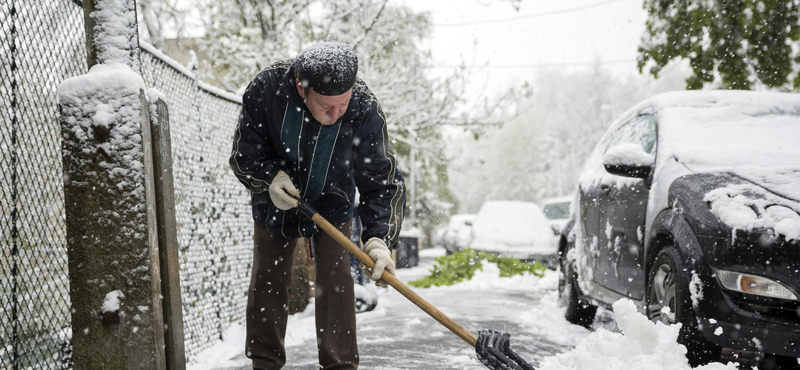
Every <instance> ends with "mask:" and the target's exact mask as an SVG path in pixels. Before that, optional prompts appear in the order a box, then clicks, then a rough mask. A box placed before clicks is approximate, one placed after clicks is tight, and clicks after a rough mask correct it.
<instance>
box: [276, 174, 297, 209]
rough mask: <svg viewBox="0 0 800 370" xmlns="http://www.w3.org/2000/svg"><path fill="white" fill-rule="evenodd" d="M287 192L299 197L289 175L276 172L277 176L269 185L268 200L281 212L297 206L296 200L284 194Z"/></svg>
mask: <svg viewBox="0 0 800 370" xmlns="http://www.w3.org/2000/svg"><path fill="white" fill-rule="evenodd" d="M284 189H285V190H284ZM287 192H288V193H289V194H291V195H294V196H299V195H300V192H299V191H298V190H297V188H295V187H294V184H292V179H290V178H289V175H287V174H286V172H283V171H278V174H277V175H275V178H274V179H272V184H270V185H269V198H270V199H272V204H274V205H275V207H278V209H280V210H282V211H285V210H287V209H292V208H294V207H297V204H298V203H297V200H296V199H294V198H292V197H291V196H290V195H289V194H286V193H287Z"/></svg>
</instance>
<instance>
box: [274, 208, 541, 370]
mask: <svg viewBox="0 0 800 370" xmlns="http://www.w3.org/2000/svg"><path fill="white" fill-rule="evenodd" d="M287 194H288V193H287ZM290 195H291V194H290ZM292 197H293V198H294V199H295V200H297V202H298V206H297V208H298V209H299V210H300V212H302V213H303V214H304V215H306V216H307V217H308V218H310V219H311V220H312V221H314V223H316V224H317V226H319V227H320V228H321V229H322V230H324V231H325V232H326V233H327V234H328V235H330V236H331V237H332V238H333V239H334V240H336V241H337V242H338V243H339V244H341V245H342V247H344V249H346V250H347V251H348V252H350V254H352V255H354V256H355V257H356V258H358V260H359V261H361V263H363V264H365V265H367V267H369V268H375V261H373V260H372V258H371V257H370V256H368V255H367V254H366V253H364V252H363V251H362V250H361V249H360V248H359V247H358V246H356V245H355V244H353V242H352V241H350V238H348V237H346V236H345V235H344V234H342V232H341V231H339V229H337V228H336V227H335V226H333V225H331V223H330V222H328V220H326V219H325V218H323V217H322V216H320V215H319V213H318V212H317V211H316V210H315V209H314V208H312V207H311V206H310V205H308V204H307V203H305V202H303V201H302V200H301V199H299V198H297V197H294V196H292ZM381 279H382V280H383V281H385V282H386V283H387V284H389V285H391V286H392V287H393V288H394V289H396V290H397V291H398V292H400V294H402V295H404V296H405V297H406V298H408V299H409V300H410V301H411V302H413V303H414V304H415V305H417V306H418V307H419V308H421V309H422V310H423V311H425V312H426V313H427V314H428V315H430V316H431V317H432V318H434V319H435V320H436V321H438V322H439V323H440V324H442V325H444V326H445V327H446V328H448V329H450V331H452V332H453V333H454V334H455V335H457V336H458V337H459V338H461V339H463V340H464V341H465V342H467V343H468V344H469V345H470V346H471V347H475V352H476V353H477V355H478V359H479V360H480V361H481V363H483V364H484V365H486V367H488V368H489V369H493V370H534V367H533V366H531V365H530V364H528V362H526V361H525V360H524V359H522V358H521V357H520V356H519V355H517V354H516V353H515V352H514V351H513V350H512V349H511V343H510V339H509V338H510V336H509V334H508V333H504V332H501V331H498V330H488V329H482V330H479V331H478V336H477V337H476V336H475V335H474V334H472V333H470V332H469V331H467V329H465V328H464V327H463V326H461V325H459V324H458V323H457V322H455V321H453V319H451V318H449V317H447V315H445V314H444V313H442V311H439V310H438V309H437V308H436V307H434V306H433V305H432V304H430V303H428V301H426V300H425V299H423V298H422V297H420V296H419V295H418V294H417V293H416V292H414V291H413V290H411V288H409V287H408V286H406V285H405V284H403V282H401V281H400V280H399V279H397V278H396V277H395V276H394V275H392V274H391V273H389V271H384V272H383V275H382V276H381Z"/></svg>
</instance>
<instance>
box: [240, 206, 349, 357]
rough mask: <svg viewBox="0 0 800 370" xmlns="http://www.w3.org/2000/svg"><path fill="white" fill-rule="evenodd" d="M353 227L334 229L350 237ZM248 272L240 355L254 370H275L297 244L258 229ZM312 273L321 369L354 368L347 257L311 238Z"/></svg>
mask: <svg viewBox="0 0 800 370" xmlns="http://www.w3.org/2000/svg"><path fill="white" fill-rule="evenodd" d="M351 223H352V221H348V222H346V223H344V224H342V225H339V226H337V228H338V229H339V230H341V231H342V232H343V233H344V234H345V235H350V226H351ZM253 240H254V242H255V247H254V250H253V272H252V275H251V278H250V292H249V295H248V298H247V343H246V345H245V353H246V354H247V357H249V358H250V359H252V360H253V367H254V368H257V369H264V370H273V369H280V368H281V367H282V366H283V365H284V364H285V363H286V350H285V348H284V345H283V340H284V337H285V336H286V320H287V316H288V308H289V284H290V283H291V278H292V262H293V258H292V254H293V253H294V248H295V246H296V245H297V241H298V239H287V238H284V237H283V236H281V235H271V234H270V233H269V232H268V231H266V230H264V229H262V228H261V227H259V226H256V227H255V233H254V234H253ZM314 245H315V247H314V249H315V264H316V270H317V273H316V275H317V281H316V287H315V290H316V299H315V308H316V311H315V315H316V317H315V319H316V324H317V331H316V332H317V350H318V352H319V364H320V365H321V366H322V369H326V370H327V369H356V368H358V345H357V344H356V310H355V295H354V293H353V277H352V276H351V275H350V256H349V255H348V254H347V251H346V250H345V249H344V248H343V247H342V246H341V245H339V244H338V243H336V241H335V240H333V238H331V237H330V236H328V234H326V233H324V232H319V233H318V234H316V235H315V236H314Z"/></svg>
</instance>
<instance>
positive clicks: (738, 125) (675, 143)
mask: <svg viewBox="0 0 800 370" xmlns="http://www.w3.org/2000/svg"><path fill="white" fill-rule="evenodd" d="M662 116H663V118H664V121H666V123H665V124H664V125H662V128H661V130H660V131H659V136H660V137H659V145H663V147H662V149H664V153H662V154H668V155H669V156H671V157H674V158H676V159H677V160H678V161H679V162H682V163H685V164H687V165H690V166H691V165H698V166H708V167H726V168H729V167H798V166H800V145H797V138H798V137H800V114H796V113H787V112H780V111H777V112H768V113H761V114H753V113H752V112H742V111H740V110H739V109H734V108H732V107H731V106H726V107H711V108H708V107H673V108H670V109H665V111H664V112H662Z"/></svg>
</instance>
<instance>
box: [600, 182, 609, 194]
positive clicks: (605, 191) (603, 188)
mask: <svg viewBox="0 0 800 370" xmlns="http://www.w3.org/2000/svg"><path fill="white" fill-rule="evenodd" d="M600 191H601V192H603V194H608V193H610V192H611V186H610V185H606V184H602V185H600Z"/></svg>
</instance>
